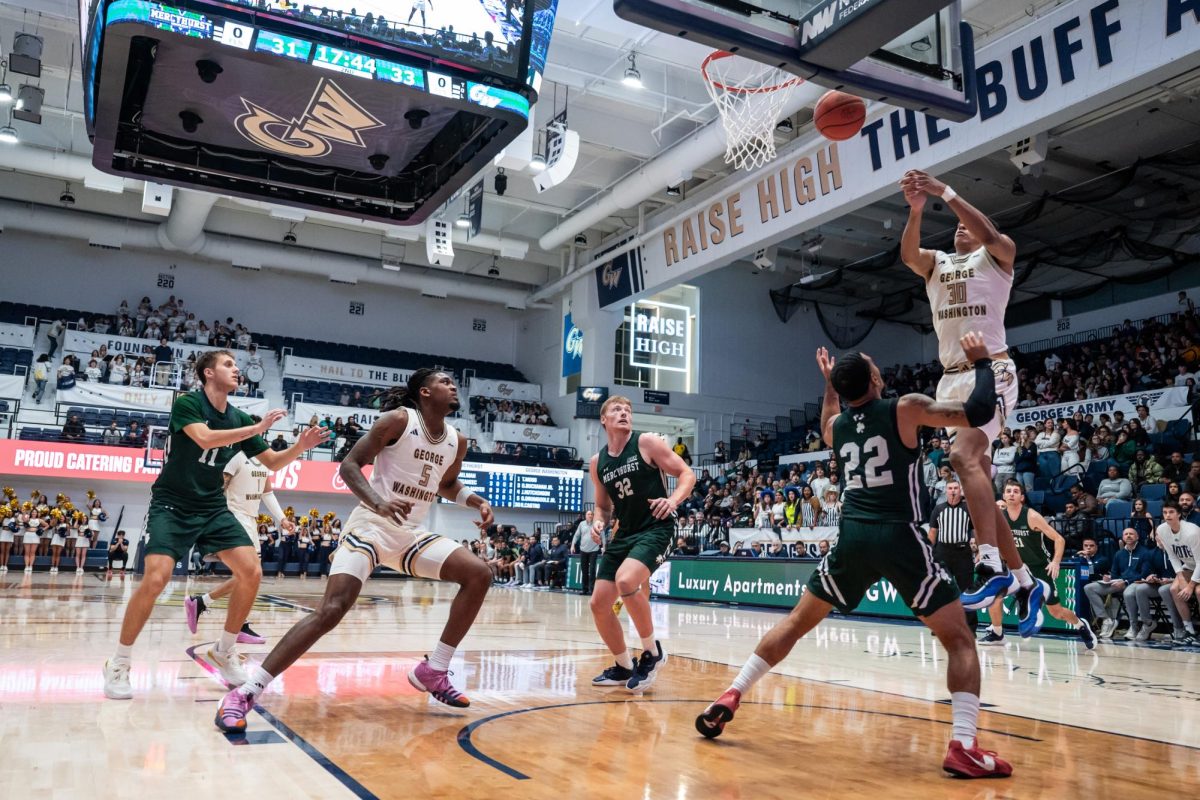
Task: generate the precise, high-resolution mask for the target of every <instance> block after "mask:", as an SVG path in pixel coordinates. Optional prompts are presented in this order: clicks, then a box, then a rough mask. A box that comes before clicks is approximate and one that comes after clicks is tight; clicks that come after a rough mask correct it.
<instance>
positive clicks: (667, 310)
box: [629, 300, 692, 372]
mask: <svg viewBox="0 0 1200 800" xmlns="http://www.w3.org/2000/svg"><path fill="white" fill-rule="evenodd" d="M691 346H692V318H691V309H690V308H688V307H687V306H680V305H674V304H672V303H660V302H658V301H657V300H638V301H637V302H635V303H634V304H633V305H632V306H630V309H629V364H630V366H634V367H644V368H647V369H655V370H665V371H667V372H687V371H688V369H689V363H690V362H689V356H690V354H691Z"/></svg>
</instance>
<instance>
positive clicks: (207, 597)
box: [200, 592, 213, 606]
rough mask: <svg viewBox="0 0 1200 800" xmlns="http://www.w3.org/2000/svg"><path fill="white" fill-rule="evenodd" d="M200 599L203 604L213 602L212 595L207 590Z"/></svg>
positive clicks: (207, 604) (209, 604)
mask: <svg viewBox="0 0 1200 800" xmlns="http://www.w3.org/2000/svg"><path fill="white" fill-rule="evenodd" d="M200 599H201V600H203V601H204V605H206V606H211V605H212V604H213V599H212V595H211V594H209V593H208V592H205V593H204V595H203V596H202V597H201V598H200Z"/></svg>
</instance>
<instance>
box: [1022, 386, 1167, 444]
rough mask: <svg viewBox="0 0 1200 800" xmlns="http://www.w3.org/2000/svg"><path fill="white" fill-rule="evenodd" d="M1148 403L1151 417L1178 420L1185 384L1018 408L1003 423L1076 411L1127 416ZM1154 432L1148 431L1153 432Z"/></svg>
mask: <svg viewBox="0 0 1200 800" xmlns="http://www.w3.org/2000/svg"><path fill="white" fill-rule="evenodd" d="M1138 406H1147V407H1149V409H1150V416H1151V417H1154V418H1155V419H1159V420H1173V419H1178V418H1179V417H1180V415H1182V414H1183V413H1184V412H1185V411H1187V410H1188V400H1187V387H1184V386H1172V387H1170V388H1167V389H1155V390H1153V391H1149V392H1135V393H1133V394H1117V395H1113V396H1111V397H1096V398H1093V399H1091V400H1076V401H1074V402H1071V403H1057V404H1055V405H1052V406H1034V407H1032V408H1018V409H1017V410H1016V411H1014V412H1013V413H1011V414H1009V415H1008V418H1007V419H1005V421H1004V424H1006V425H1007V426H1008V427H1010V428H1024V427H1025V426H1026V425H1039V424H1041V422H1042V420H1047V419H1062V418H1063V417H1069V416H1072V415H1073V414H1074V413H1075V412H1076V411H1079V412H1080V413H1082V414H1084V415H1085V416H1086V415H1087V414H1093V415H1095V416H1096V417H1097V418H1098V417H1099V416H1100V415H1101V414H1108V415H1109V416H1110V417H1111V416H1112V414H1113V412H1114V411H1122V412H1124V413H1125V418H1126V419H1132V418H1133V417H1135V416H1137V407H1138ZM1153 432H1154V431H1151V433H1153Z"/></svg>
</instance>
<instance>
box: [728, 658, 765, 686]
mask: <svg viewBox="0 0 1200 800" xmlns="http://www.w3.org/2000/svg"><path fill="white" fill-rule="evenodd" d="M770 671H771V665H770V664H768V663H767V662H766V661H764V660H763V659H762V658H761V657H759V655H758V654H757V653H755V654H754V655H752V656H750V658H749V659H747V661H746V663H745V664H743V665H742V671H741V672H739V673H738V675H737V677H736V678H734V679H733V683H731V684H730V685H729V688H730V689H737V690H738V691H739V692H741V693H742V694H745V693H746V692H748V691H750V689H751V687H753V686H754V684H756V683H758V681H759V679H760V678H762V676H763V675H766V674H767V673H768V672H770Z"/></svg>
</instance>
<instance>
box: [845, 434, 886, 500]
mask: <svg viewBox="0 0 1200 800" xmlns="http://www.w3.org/2000/svg"><path fill="white" fill-rule="evenodd" d="M838 454H839V455H840V456H841V457H842V461H843V463H845V465H846V488H847V489H862V488H863V484H864V481H865V483H866V488H868V489H876V488H879V487H882V486H891V485H892V471H891V470H890V469H889V470H882V471H881V469H882V467H884V466H886V465H887V463H888V447H887V439H885V438H884V437H882V436H872V437H871V438H870V439H867V441H866V442H864V443H863V446H862V450H859V447H858V443H857V442H846V443H845V444H844V445H842V449H841V450H840V451H839V452H838ZM864 455H865V456H867V463H866V464H865V465H864V466H863V469H862V470H861V471H860V470H859V468H858V465H859V463H860V461H861V460H862V457H863V456H864Z"/></svg>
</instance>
